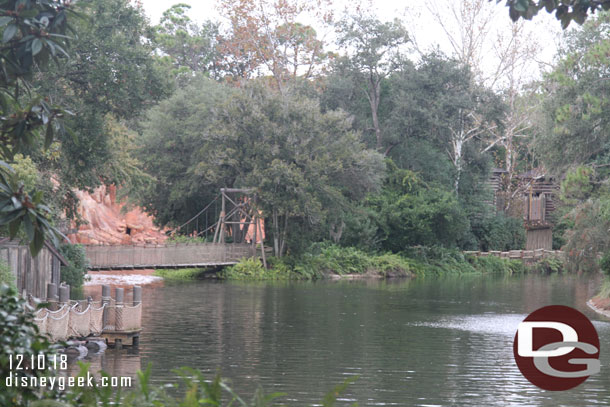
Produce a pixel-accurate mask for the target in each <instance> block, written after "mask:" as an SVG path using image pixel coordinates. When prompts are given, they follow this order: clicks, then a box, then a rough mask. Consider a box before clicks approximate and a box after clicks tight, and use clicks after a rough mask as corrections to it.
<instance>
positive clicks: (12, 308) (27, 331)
mask: <svg viewBox="0 0 610 407" xmlns="http://www.w3.org/2000/svg"><path fill="white" fill-rule="evenodd" d="M0 298H2V301H0V338H1V340H0V377H2V380H0V406H24V405H27V404H28V401H29V400H34V399H36V398H37V392H38V389H37V388H29V387H7V386H6V381H5V378H6V377H8V376H9V375H10V374H11V373H13V374H14V373H15V372H14V370H11V369H10V364H9V363H10V359H9V357H10V356H11V355H13V357H14V355H16V354H21V355H23V356H24V357H25V360H28V359H29V357H30V356H33V355H38V354H40V353H42V354H45V355H49V354H51V353H54V352H56V351H57V347H56V346H54V345H51V344H50V343H49V342H48V340H47V339H46V338H44V337H42V336H41V335H40V334H39V333H38V327H37V326H36V324H35V323H34V316H33V314H32V313H31V312H27V311H24V310H25V301H24V300H23V299H21V298H20V297H19V296H18V295H17V292H16V290H15V289H14V288H12V287H9V286H8V285H6V284H0ZM47 373H48V372H47V371H46V370H24V371H21V372H20V374H21V375H25V376H28V377H31V376H38V377H41V376H45V375H46V374H47Z"/></svg>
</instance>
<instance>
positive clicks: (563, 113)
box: [536, 13, 610, 173]
mask: <svg viewBox="0 0 610 407" xmlns="http://www.w3.org/2000/svg"><path fill="white" fill-rule="evenodd" d="M609 30H610V13H604V14H601V15H600V16H599V17H598V18H597V19H593V20H591V21H589V22H588V23H587V24H585V25H584V27H583V29H582V30H580V31H576V32H574V33H572V34H568V35H567V45H566V47H565V48H564V49H563V50H562V51H561V54H560V55H561V60H560V61H559V63H558V65H557V67H556V68H555V69H554V70H553V71H552V72H551V73H549V74H548V75H547V76H546V78H545V81H544V82H543V85H542V86H543V88H542V91H543V99H544V103H543V105H542V106H541V108H540V111H541V117H542V118H543V119H545V120H544V121H543V122H542V123H540V124H542V128H541V135H540V137H539V138H538V139H537V143H536V144H537V151H538V152H539V154H540V156H541V157H544V162H545V163H546V165H547V166H548V167H549V168H550V169H552V170H553V171H554V172H556V173H563V172H565V170H567V169H568V168H570V167H575V166H578V165H582V164H587V165H606V164H607V163H608V160H609V159H610V116H609V115H608V111H610V96H609V95H610V74H609V66H610V58H609V57H608V55H610V39H609V38H608V32H609Z"/></svg>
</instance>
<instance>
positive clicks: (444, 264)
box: [220, 244, 527, 280]
mask: <svg viewBox="0 0 610 407" xmlns="http://www.w3.org/2000/svg"><path fill="white" fill-rule="evenodd" d="M526 270H527V269H526V266H525V265H524V264H523V263H522V262H521V261H519V260H509V259H501V258H498V257H478V258H477V257H474V256H465V255H464V254H463V253H461V252H459V251H457V250H448V249H442V248H416V249H410V250H409V251H406V252H404V253H401V254H392V253H385V254H370V253H366V252H364V251H361V250H358V249H355V248H351V247H339V246H335V245H328V244H323V245H314V246H312V248H311V250H310V251H308V252H307V253H305V254H303V255H301V256H287V257H284V258H281V259H277V258H271V259H269V268H268V269H265V268H264V267H263V265H262V264H261V262H260V261H258V260H256V259H243V260H242V261H241V262H240V263H238V264H237V265H235V266H232V267H228V268H226V269H225V270H224V271H223V272H222V273H221V274H220V276H221V277H222V278H225V279H228V280H316V279H324V278H332V277H335V276H346V275H350V276H369V277H415V276H423V275H430V274H449V273H451V274H466V273H505V274H513V273H523V272H525V271H526Z"/></svg>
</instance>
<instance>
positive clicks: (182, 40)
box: [153, 3, 221, 78]
mask: <svg viewBox="0 0 610 407" xmlns="http://www.w3.org/2000/svg"><path fill="white" fill-rule="evenodd" d="M190 8H191V6H189V5H188V4H184V3H179V4H175V5H173V6H172V7H170V8H169V9H167V10H166V11H164V12H163V15H162V17H161V21H160V23H159V25H158V26H156V27H154V32H153V41H154V44H155V45H156V46H157V47H158V48H159V49H160V50H161V51H162V52H163V53H164V54H165V55H166V56H167V57H169V58H170V61H171V64H172V66H173V69H174V74H175V75H179V74H187V75H192V73H193V72H196V73H204V74H208V75H210V76H211V77H216V78H217V77H219V76H220V74H221V72H220V66H219V63H220V61H219V60H220V55H219V53H218V45H219V38H220V34H219V30H218V24H217V23H214V22H211V21H207V22H205V23H203V24H197V23H195V22H194V21H192V20H191V19H190V18H189V16H188V15H187V13H188V11H189V9H190Z"/></svg>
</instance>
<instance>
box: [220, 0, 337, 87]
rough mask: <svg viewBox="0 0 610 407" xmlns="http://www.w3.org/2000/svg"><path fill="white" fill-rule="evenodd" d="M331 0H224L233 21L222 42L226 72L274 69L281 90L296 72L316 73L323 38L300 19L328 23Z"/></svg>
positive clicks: (246, 74) (242, 73) (222, 4)
mask: <svg viewBox="0 0 610 407" xmlns="http://www.w3.org/2000/svg"><path fill="white" fill-rule="evenodd" d="M327 1H328V0H316V1H303V0H288V1H272V0H255V1H251V0H221V2H220V11H221V13H222V14H223V15H224V16H225V17H226V18H228V19H229V21H230V24H231V26H230V27H231V28H230V33H229V34H228V35H226V36H225V37H224V39H223V40H222V42H221V44H220V50H221V53H222V54H223V55H224V56H225V65H226V70H227V71H228V73H229V74H231V73H233V74H234V75H236V76H238V77H241V78H242V79H247V78H249V77H252V76H255V74H271V75H272V78H273V80H274V83H275V86H276V87H277V89H279V90H280V92H284V89H285V84H286V83H287V82H290V81H291V80H293V79H295V78H296V77H298V76H300V77H303V78H306V79H308V78H311V77H313V76H314V75H316V74H318V73H319V69H320V68H321V67H322V65H323V64H324V63H325V61H326V58H327V53H326V52H325V51H324V43H323V41H322V40H320V39H318V34H317V33H316V31H315V30H314V29H313V28H312V27H311V26H308V25H304V24H302V23H300V22H299V19H301V18H307V17H309V18H312V17H313V18H314V19H315V20H316V21H318V22H320V23H325V22H326V21H327V19H328V18H329V14H327V13H326V7H325V5H326V3H327Z"/></svg>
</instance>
